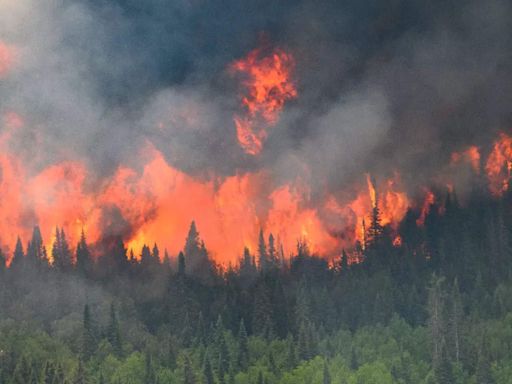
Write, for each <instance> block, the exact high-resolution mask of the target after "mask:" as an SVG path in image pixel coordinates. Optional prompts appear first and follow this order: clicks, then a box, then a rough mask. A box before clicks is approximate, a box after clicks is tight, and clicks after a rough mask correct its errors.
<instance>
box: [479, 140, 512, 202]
mask: <svg viewBox="0 0 512 384" xmlns="http://www.w3.org/2000/svg"><path fill="white" fill-rule="evenodd" d="M485 170H486V172H487V177H488V178H489V189H490V190H491V192H492V193H493V194H494V195H501V194H502V193H503V192H505V191H507V190H508V188H509V183H510V175H511V170H512V137H510V136H509V135H507V134H505V133H501V134H500V135H499V137H498V140H496V141H495V142H494V145H493V148H492V152H491V154H490V155H489V157H488V158H487V162H486V164H485Z"/></svg>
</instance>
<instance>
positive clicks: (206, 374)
mask: <svg viewBox="0 0 512 384" xmlns="http://www.w3.org/2000/svg"><path fill="white" fill-rule="evenodd" d="M438 200H440V202H441V203H442V204H440V205H433V206H431V208H430V211H429V214H428V215H427V217H426V219H425V223H424V225H422V226H418V225H417V224H416V219H417V218H418V213H417V212H414V211H410V212H408V213H407V215H406V217H405V218H404V220H403V222H402V223H401V224H400V227H399V233H400V236H401V238H402V244H401V246H399V247H396V246H393V245H392V236H391V235H390V229H389V228H386V227H383V226H382V225H381V224H380V217H379V212H378V209H375V210H374V212H373V215H372V220H371V223H369V225H368V230H367V234H366V241H365V242H366V244H358V245H357V246H356V248H355V250H353V251H350V252H347V253H345V252H342V250H340V254H341V257H339V258H336V259H335V260H334V262H333V263H331V264H328V263H327V262H326V261H325V260H324V259H322V258H321V257H319V256H318V255H314V254H311V252H310V251H309V250H308V247H307V243H306V242H304V241H298V243H297V249H296V250H295V251H294V254H293V255H292V256H291V257H290V258H288V257H286V258H285V259H283V258H282V257H281V256H282V255H281V252H280V251H279V250H277V249H276V246H275V243H274V239H273V237H272V236H271V235H270V234H263V233H262V234H261V236H260V241H259V248H258V250H257V252H255V254H254V255H252V254H250V253H249V251H248V250H245V252H243V256H242V257H241V260H240V263H239V265H237V266H236V267H233V268H228V269H223V268H220V267H218V266H216V265H215V264H214V263H212V262H211V260H210V259H209V257H208V251H207V245H206V246H205V244H204V243H203V242H202V241H201V237H200V234H199V232H198V231H199V230H200V228H196V226H195V224H193V223H192V225H191V227H190V231H189V235H188V238H187V239H186V241H185V245H184V248H183V253H181V254H180V255H179V257H177V258H176V259H172V260H171V259H169V257H168V255H162V254H161V252H160V251H159V249H158V247H157V246H156V245H155V246H151V247H144V249H143V250H142V252H141V255H140V256H141V257H140V261H134V260H132V259H130V255H129V252H128V251H127V250H126V249H125V247H124V245H123V243H122V241H121V240H120V239H118V238H115V237H114V238H111V239H106V240H105V246H104V247H103V248H97V249H96V248H95V250H94V253H98V257H97V258H96V257H95V258H94V260H93V257H91V253H93V252H92V250H91V248H90V247H89V246H88V244H87V241H86V237H85V235H84V236H83V237H82V240H81V241H80V243H79V244H78V245H77V246H76V247H74V246H73V247H71V246H70V245H69V244H68V243H67V241H66V236H65V234H64V232H63V231H62V230H58V231H57V233H56V240H55V244H54V245H53V247H52V249H51V250H45V249H44V246H43V239H42V238H41V234H40V231H39V229H38V228H37V227H36V228H35V229H34V233H33V236H32V239H31V240H30V242H29V243H28V246H27V244H23V243H22V242H21V241H18V243H17V245H16V250H15V252H14V256H13V260H12V263H11V265H10V267H9V268H7V267H5V263H4V262H1V263H0V383H2V384H28V383H34V384H35V383H38V384H43V383H44V384H60V383H68V384H82V383H91V384H92V383H94V384H95V383H98V384H99V383H108V384H139V383H141V384H142V383H144V384H155V383H158V384H166V383H173V384H174V383H180V384H181V383H182V384H194V383H198V384H199V383H205V384H212V383H215V384H224V383H226V384H233V383H235V384H242V383H248V384H263V383H265V384H301V383H304V384H330V383H332V384H388V383H389V384H391V383H412V384H421V383H425V384H427V383H428V384H431V383H432V384H448V383H477V384H488V383H497V384H505V383H512V280H511V277H512V248H511V247H512V237H511V230H512V215H511V212H512V209H511V208H512V198H511V196H510V195H506V196H504V197H502V198H500V199H494V198H490V197H488V196H484V197H482V194H475V196H473V197H471V198H470V199H469V201H467V202H465V203H464V205H463V206H461V205H460V204H459V203H458V202H457V199H456V198H455V196H454V195H450V194H448V195H446V196H445V197H444V198H440V199H438ZM47 252H48V253H49V254H51V255H52V257H53V260H54V262H53V264H52V265H50V264H49V263H48V261H47ZM162 253H163V252H162ZM241 253H242V250H241ZM355 255H357V256H358V257H359V258H360V259H361V260H362V261H361V262H360V263H357V264H356V263H351V260H352V259H353V258H354V256H355ZM3 259H4V261H5V257H3ZM160 260H163V262H161V261H160Z"/></svg>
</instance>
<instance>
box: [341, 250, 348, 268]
mask: <svg viewBox="0 0 512 384" xmlns="http://www.w3.org/2000/svg"><path fill="white" fill-rule="evenodd" d="M340 267H341V272H342V273H346V272H347V271H348V255H347V252H346V251H345V250H344V249H343V250H342V251H341V261H340Z"/></svg>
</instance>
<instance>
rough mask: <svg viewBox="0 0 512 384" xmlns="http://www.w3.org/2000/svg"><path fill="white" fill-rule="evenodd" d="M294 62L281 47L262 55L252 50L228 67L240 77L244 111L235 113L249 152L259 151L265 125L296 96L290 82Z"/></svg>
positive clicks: (240, 136) (242, 141)
mask: <svg viewBox="0 0 512 384" xmlns="http://www.w3.org/2000/svg"><path fill="white" fill-rule="evenodd" d="M294 66H295V62H294V59H293V57H292V56H291V55H290V54H288V53H286V52H284V51H283V50H281V49H275V50H274V51H273V52H271V53H270V54H265V52H263V50H261V49H255V50H253V51H252V52H250V53H249V54H248V55H247V57H245V58H243V59H240V60H237V61H235V62H234V63H232V64H231V66H230V71H231V72H232V73H233V74H234V75H239V76H240V77H241V78H242V86H243V88H244V92H243V94H242V96H241V102H242V105H243V107H244V109H245V110H244V112H243V113H237V114H235V116H234V118H233V119H234V123H235V127H236V133H237V138H238V142H239V144H240V146H241V147H242V148H243V149H244V151H245V152H246V153H248V154H250V155H257V154H258V153H260V152H261V150H262V148H263V144H264V142H265V140H266V139H267V136H268V132H267V130H268V128H270V127H271V126H273V125H275V124H276V123H277V121H278V119H279V115H280V113H281V111H282V109H283V107H284V104H285V103H286V102H287V101H288V100H291V99H294V98H296V97H297V89H296V87H295V85H294V83H293V81H292V74H293V69H294Z"/></svg>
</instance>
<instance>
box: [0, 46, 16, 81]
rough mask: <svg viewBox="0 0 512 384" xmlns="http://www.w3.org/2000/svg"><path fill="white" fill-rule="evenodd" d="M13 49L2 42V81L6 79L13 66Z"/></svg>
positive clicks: (0, 76) (0, 56)
mask: <svg viewBox="0 0 512 384" xmlns="http://www.w3.org/2000/svg"><path fill="white" fill-rule="evenodd" d="M12 61H13V52H12V48H11V47H9V46H8V45H6V44H5V43H3V42H2V41H1V40H0V79H1V78H2V77H4V76H5V75H6V74H7V72H8V71H9V69H10V68H11V66H12Z"/></svg>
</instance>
